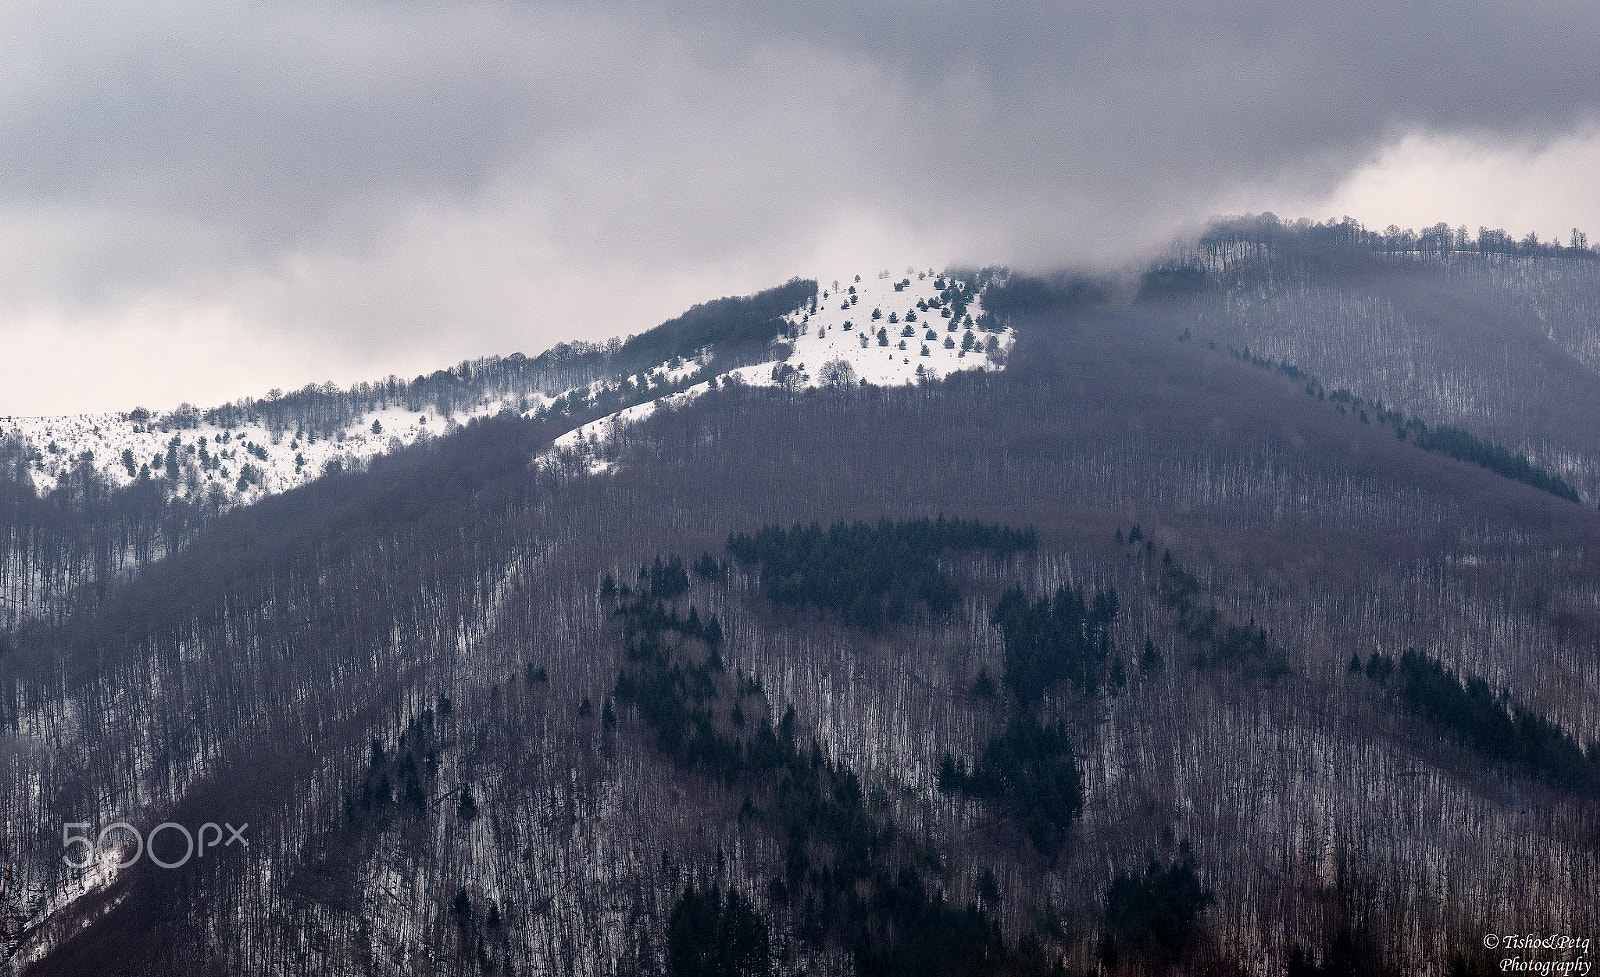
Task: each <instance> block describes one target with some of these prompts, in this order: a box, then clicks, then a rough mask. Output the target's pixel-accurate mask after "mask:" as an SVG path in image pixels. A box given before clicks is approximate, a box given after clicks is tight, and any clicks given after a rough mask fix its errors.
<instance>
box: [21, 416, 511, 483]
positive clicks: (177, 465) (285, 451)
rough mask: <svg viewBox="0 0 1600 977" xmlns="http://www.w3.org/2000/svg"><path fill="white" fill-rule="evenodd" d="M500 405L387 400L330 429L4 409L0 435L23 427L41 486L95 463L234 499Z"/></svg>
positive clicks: (114, 472)
mask: <svg viewBox="0 0 1600 977" xmlns="http://www.w3.org/2000/svg"><path fill="white" fill-rule="evenodd" d="M498 409H499V404H497V403H491V404H486V405H482V406H480V407H478V408H477V409H474V410H470V411H463V412H461V413H459V414H457V415H454V416H451V417H439V416H438V415H437V414H434V415H430V414H427V413H411V412H409V411H406V410H403V409H400V408H389V409H387V410H380V411H374V412H371V413H368V414H366V415H365V416H363V417H362V418H361V420H360V421H359V422H357V423H355V424H352V425H351V426H350V427H349V428H348V429H346V430H343V431H339V432H337V433H336V434H335V435H334V436H333V437H331V438H329V437H321V438H319V437H317V435H316V434H315V433H307V432H305V431H304V430H303V429H301V430H298V431H276V432H275V431H273V430H271V429H270V428H269V427H268V426H267V425H265V424H263V423H260V422H256V423H245V424H237V425H233V426H232V427H223V426H220V425H217V424H213V423H207V422H205V421H196V422H194V423H193V426H182V427H177V426H174V424H173V423H172V422H171V419H170V418H157V417H154V416H147V415H146V414H145V413H144V412H141V411H135V412H133V413H130V414H74V415H68V416H65V417H7V418H3V419H0V436H5V435H20V436H21V437H22V438H24V439H26V441H27V442H28V443H29V444H30V445H31V448H32V457H31V459H30V461H29V463H28V468H29V473H30V475H31V476H32V478H33V484H34V488H35V490H36V491H38V492H39V493H40V494H41V495H46V494H49V493H50V492H52V491H54V490H55V488H56V487H57V486H58V485H60V484H61V483H62V481H63V480H65V479H66V478H67V476H68V475H69V474H70V473H71V472H72V471H74V470H75V469H78V468H79V467H80V466H82V465H84V464H88V465H90V466H92V467H93V469H94V470H95V472H96V473H97V474H98V475H99V476H100V477H101V478H102V479H104V480H105V481H107V482H108V483H110V484H111V485H114V486H124V485H128V484H130V483H132V482H134V481H135V480H137V479H139V478H141V477H143V478H165V479H167V480H168V484H170V486H171V490H172V492H173V493H174V494H176V495H179V496H184V497H190V498H193V497H197V496H200V495H203V494H206V493H210V492H211V491H213V490H215V491H216V492H220V493H222V494H223V496H224V497H225V499H226V500H228V501H230V502H245V503H248V502H254V501H255V500H257V499H259V498H261V497H262V496H264V495H270V494H273V493H276V492H282V491H285V490H287V489H291V488H294V487H295V486H296V485H299V484H301V483H303V482H306V481H308V480H310V479H312V478H315V477H317V476H318V475H321V474H322V473H323V472H324V471H325V470H327V469H328V468H329V467H330V466H335V465H338V466H346V465H352V464H359V463H361V462H363V461H365V460H366V459H368V458H371V457H372V456H374V455H377V454H381V453H382V452H385V451H390V450H393V449H394V448H396V447H399V446H401V445H405V444H411V443H413V442H414V441H416V440H417V439H418V438H419V437H427V436H429V435H430V434H439V433H443V432H444V431H445V430H447V429H448V428H449V427H450V426H451V425H452V424H459V423H462V422H464V421H465V420H468V419H470V418H471V417H473V416H484V415H487V414H492V413H494V412H496V411H497V410H498ZM163 422H165V423H163Z"/></svg>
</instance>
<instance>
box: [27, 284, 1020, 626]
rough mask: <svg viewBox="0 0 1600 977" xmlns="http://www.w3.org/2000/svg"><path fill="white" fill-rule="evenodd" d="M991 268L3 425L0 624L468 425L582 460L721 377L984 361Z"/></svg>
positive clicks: (793, 292) (757, 300)
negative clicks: (516, 347) (551, 435)
mask: <svg viewBox="0 0 1600 977" xmlns="http://www.w3.org/2000/svg"><path fill="white" fill-rule="evenodd" d="M913 276H914V277H913ZM997 277H998V273H996V272H993V271H986V272H977V273H970V274H964V275H961V276H960V277H957V276H955V275H951V276H945V275H939V274H936V273H934V272H933V271H932V270H931V269H929V270H925V271H917V270H915V269H907V271H906V274H905V275H904V276H898V277H897V276H891V274H890V273H889V272H888V271H881V272H879V273H878V274H877V275H876V276H875V277H874V278H872V279H869V280H866V281H863V279H862V276H860V275H856V276H854V281H853V282H846V283H843V284H841V283H840V282H839V281H837V280H836V281H834V282H833V283H832V284H831V285H823V286H821V287H820V288H819V287H818V285H817V283H816V282H811V281H803V280H798V279H797V280H794V281H791V282H789V283H787V284H785V285H782V286H779V287H777V288H773V289H768V290H766V291H763V292H760V293H757V294H755V295H752V296H747V297H743V298H724V299H717V300H715V301H713V302H708V303H705V304H703V305H698V306H695V307H694V308H692V309H690V310H689V311H688V312H686V313H684V314H683V315H682V316H679V317H677V318H675V319H672V320H669V321H668V322H665V323H663V324H662V325H660V326H657V327H656V328H654V329H651V330H648V331H646V332H644V333H642V334H640V335H637V336H630V337H628V339H627V340H626V341H620V340H613V341H611V342H609V343H606V344H603V345H595V346H588V347H573V346H567V345H563V346H559V347H557V348H555V349H554V350H550V351H547V352H546V353H543V354H541V355H539V356H538V357H535V358H534V359H532V360H529V359H527V358H526V357H523V356H522V355H521V354H515V355H513V356H510V357H505V358H500V357H493V358H488V359H483V360H478V361H475V362H467V363H462V364H460V365H459V366H457V367H455V368H454V369H452V370H448V371H439V372H437V373H435V374H433V375H432V376H429V377H418V378H417V379H416V380H414V381H412V382H410V383H405V382H402V381H399V380H397V379H395V378H393V377H390V378H389V379H388V380H386V381H383V382H380V383H377V384H358V385H357V386H355V387H352V388H350V389H349V390H340V389H338V388H335V387H333V386H332V385H331V384H329V385H326V386H325V387H322V388H318V387H315V386H310V387H307V388H306V389H305V390H303V391H301V392H299V393H296V394H289V395H283V394H282V393H281V392H280V391H273V392H272V393H271V394H270V395H269V396H268V398H267V399H266V400H262V401H257V400H254V399H249V398H247V399H245V400H242V401H239V402H237V403H234V404H228V405H224V406H223V407H220V408H216V409H213V410H208V411H203V412H202V411H200V410H198V409H196V408H194V407H191V406H188V405H184V406H183V407H180V408H179V409H177V410H174V411H171V412H169V413H166V414H159V415H156V414H152V413H151V412H149V411H146V410H144V409H142V408H139V409H135V410H132V411H129V412H126V413H123V414H95V415H76V416H66V417H36V418H14V417H7V418H4V419H0V471H3V481H4V482H5V483H6V485H5V486H0V503H4V504H6V505H7V506H8V508H9V510H10V516H11V518H10V520H9V525H8V529H9V531H8V532H7V533H6V535H5V537H4V538H3V539H0V625H5V626H12V625H14V624H15V623H16V622H18V621H20V620H22V619H23V617H24V616H25V615H26V616H32V617H39V616H46V617H50V616H54V617H56V618H58V619H59V617H60V615H62V614H64V613H66V612H67V611H68V610H69V609H70V607H71V606H72V602H73V601H74V600H75V599H76V600H82V599H98V597H99V596H100V595H102V594H103V592H104V590H105V588H106V586H108V584H109V582H110V581H111V580H112V579H114V578H116V577H119V576H125V575H126V574H128V573H130V572H132V571H133V570H135V569H136V568H137V567H138V566H140V565H141V564H142V563H144V562H145V561H147V560H149V559H151V558H152V557H153V556H159V555H162V554H165V553H170V552H174V551H175V550H176V549H177V548H178V547H180V546H182V545H183V543H184V542H185V541H186V540H187V539H188V538H189V537H190V535H192V533H193V531H194V530H195V529H196V528H197V527H198V526H200V525H203V524H204V523H205V522H206V520H207V519H209V518H210V517H211V516H214V515H215V514H217V513H219V512H221V511H223V510H225V509H227V508H230V507H233V506H237V505H241V504H249V503H252V502H256V501H258V500H260V499H263V498H265V497H267V496H269V495H273V494H276V493H278V492H282V491H285V490H286V489H289V488H293V487H295V486H298V485H303V484H305V483H306V482H309V481H311V480H313V479H315V478H317V477H319V476H320V475H323V474H326V473H330V472H337V471H347V470H349V471H354V470H359V469H360V468H362V467H363V466H365V465H367V464H369V463H370V462H371V461H372V459H373V458H375V457H377V456H379V455H382V454H384V453H387V452H392V451H396V450H400V449H402V448H405V447H406V446H408V445H413V444H416V443H417V442H419V441H422V440H426V439H428V438H431V437H434V436H437V435H440V434H448V433H450V432H451V431H452V430H454V429H455V428H456V427H458V426H460V425H461V424H464V423H467V422H470V421H472V420H474V419H480V418H484V417H490V416H498V415H502V414H505V415H513V416H522V417H527V418H533V419H541V420H542V419H546V418H555V419H557V420H558V421H559V420H570V421H572V422H573V425H575V426H571V430H569V431H568V432H567V433H566V434H565V435H564V436H563V439H562V440H561V441H559V442H558V444H557V449H558V450H556V451H554V452H552V453H551V455H552V457H551V459H550V460H551V461H556V462H559V463H563V464H567V463H579V464H584V463H586V464H588V465H590V466H598V465H601V464H603V459H602V458H601V457H600V456H601V455H602V454H603V450H602V449H603V442H604V440H605V437H604V435H605V432H607V431H609V430H610V429H611V428H612V427H614V426H616V425H618V424H626V423H628V422H631V421H632V420H634V419H636V418H638V417H640V416H643V415H645V414H648V413H649V412H650V411H652V410H653V409H654V407H655V405H656V404H659V403H663V402H671V403H682V402H683V401H685V400H689V399H693V398H694V397H697V396H699V395H700V394H701V393H704V392H705V391H707V390H709V389H711V388H713V387H714V386H717V385H718V384H719V383H721V382H727V383H743V384H754V385H757V386H765V385H774V384H776V385H782V386H784V387H787V388H790V389H799V388H803V387H807V386H817V385H823V384H826V385H831V386H843V385H854V384H857V383H861V384H869V383H876V384H884V383H910V382H913V381H919V380H924V379H937V378H938V377H941V376H944V375H946V374H948V373H949V372H951V371H955V370H966V369H995V368H998V367H999V366H1000V365H1001V364H1002V363H1004V361H1005V353H1006V350H1008V349H1009V348H1010V346H1011V342H1012V339H1013V334H1012V333H1011V332H1010V331H1009V330H1007V329H1006V328H1005V327H1004V325H1002V324H1001V323H999V322H998V321H997V320H995V318H994V317H993V316H990V315H987V314H985V312H984V309H983V304H982V292H983V291H984V290H985V289H986V288H987V287H988V286H989V285H990V284H992V283H993V282H994V281H996V280H997ZM863 300H866V305H864V306H863V305H862V304H861V303H862V301H863ZM919 314H920V315H921V316H922V319H921V321H919V319H918V316H919ZM890 329H893V330H894V331H895V335H894V336H893V337H891V336H890ZM657 357H659V359H656V358H657ZM808 364H809V365H808ZM585 422H587V423H585ZM41 497H42V499H43V500H44V504H41V503H40V499H41Z"/></svg>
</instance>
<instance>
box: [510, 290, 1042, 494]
mask: <svg viewBox="0 0 1600 977" xmlns="http://www.w3.org/2000/svg"><path fill="white" fill-rule="evenodd" d="M988 283H989V280H988V278H987V277H983V278H978V279H972V280H964V279H958V278H955V277H948V278H947V277H945V276H943V275H939V274H937V273H935V272H933V271H920V272H919V271H912V270H909V269H908V270H907V272H906V273H905V274H903V275H900V276H894V275H891V274H890V273H889V272H887V271H883V272H879V273H878V274H877V275H876V276H874V277H873V278H871V279H867V278H864V277H863V276H860V275H856V276H854V277H853V278H851V279H836V280H834V281H832V282H829V283H826V284H824V285H821V286H819V289H818V294H817V295H816V296H815V297H814V298H813V299H812V301H811V303H810V304H809V305H807V306H806V307H805V308H802V309H798V310H796V311H795V312H793V313H791V314H790V315H789V317H788V322H789V333H788V337H787V340H786V341H781V342H778V343H775V344H774V349H773V354H774V355H773V358H772V359H771V360H770V361H768V362H765V363H761V364H758V365H755V366H745V367H739V368H737V369H733V370H729V371H727V373H725V374H722V375H721V377H720V379H718V378H717V377H716V376H713V377H709V378H707V379H706V380H703V381H701V382H699V383H695V384H693V385H692V386H689V387H687V388H685V389H681V390H675V391H673V392H671V393H669V394H666V395H664V396H662V397H660V398H657V399H655V400H652V401H649V402H647V403H642V404H636V405H633V406H630V407H628V408H625V409H623V410H620V411H617V412H615V413H613V414H610V415H607V416H606V417H603V418H600V419H599V420H595V421H591V422H589V423H588V424H584V425H583V426H581V427H578V428H575V429H574V430H572V431H569V432H568V433H566V434H564V435H562V436H561V437H560V438H558V439H557V440H556V444H555V447H554V449H553V450H552V451H551V452H550V453H549V454H547V455H546V456H545V457H544V459H542V460H543V461H545V462H546V463H549V464H555V463H558V462H559V463H573V462H580V461H581V462H582V463H583V464H584V465H585V466H586V467H587V468H588V469H589V470H590V471H603V470H605V469H606V468H607V467H608V466H609V462H608V461H607V460H606V459H605V457H604V455H605V451H604V445H605V443H606V442H607V441H608V440H609V439H610V437H611V435H612V434H614V433H615V432H616V431H617V430H618V429H619V428H620V427H623V426H626V425H627V424H630V423H633V422H635V421H638V420H641V419H643V418H645V417H648V416H650V414H651V413H652V412H653V411H654V409H655V406H656V405H657V404H659V403H672V404H681V403H684V402H685V401H688V400H691V399H693V398H695V397H697V396H699V395H700V394H702V393H704V392H705V391H707V390H709V389H711V387H712V386H713V385H714V384H717V383H733V384H745V385H748V386H784V387H787V388H789V389H796V390H798V389H804V388H806V387H819V386H834V387H844V386H854V385H857V384H860V385H876V386H897V385H903V384H910V383H916V382H919V381H932V380H938V379H941V378H943V377H946V376H949V375H950V374H952V373H955V372H958V371H961V370H993V369H999V368H1000V367H1001V366H1003V365H1004V363H1005V358H1006V355H1007V354H1008V353H1009V352H1010V350H1011V345H1012V342H1013V341H1014V340H1015V334H1014V332H1013V331H1012V330H1010V329H1008V328H1006V327H1005V326H1003V325H1002V324H1001V323H998V322H996V321H994V317H993V316H989V315H986V314H985V313H984V310H983V306H982V297H981V295H982V289H983V287H984V286H986V285H987V284H988ZM684 373H686V370H680V371H679V375H682V374H684Z"/></svg>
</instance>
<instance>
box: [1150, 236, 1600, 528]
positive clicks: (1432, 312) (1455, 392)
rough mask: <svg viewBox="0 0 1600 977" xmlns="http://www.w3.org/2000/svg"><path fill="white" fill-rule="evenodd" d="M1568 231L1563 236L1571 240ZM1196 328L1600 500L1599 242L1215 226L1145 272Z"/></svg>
mask: <svg viewBox="0 0 1600 977" xmlns="http://www.w3.org/2000/svg"><path fill="white" fill-rule="evenodd" d="M1576 243H1577V241H1576V239H1575V241H1574V244H1576ZM1143 285H1144V296H1145V298H1146V300H1147V301H1151V302H1156V303H1159V304H1162V305H1166V306H1169V307H1172V308H1173V310H1174V312H1175V313H1176V314H1178V315H1181V316H1183V317H1185V318H1192V319H1193V320H1194V322H1195V324H1194V326H1193V334H1194V336H1195V337H1196V338H1197V339H1203V340H1205V341H1208V342H1212V341H1214V342H1216V343H1217V344H1218V345H1219V346H1226V347H1231V348H1233V349H1234V350H1236V351H1238V352H1241V353H1243V352H1245V351H1248V352H1249V353H1250V354H1251V355H1253V356H1256V357H1259V358H1263V359H1266V360H1269V361H1273V362H1283V363H1288V364H1292V365H1293V366H1295V367H1297V368H1298V369H1300V370H1302V371H1304V372H1305V373H1307V374H1309V375H1310V376H1312V377H1314V378H1316V379H1317V380H1318V381H1319V382H1320V383H1321V384H1323V385H1324V386H1325V387H1326V388H1327V389H1328V390H1329V391H1330V392H1331V391H1333V390H1335V389H1345V390H1348V391H1349V392H1350V393H1352V394H1353V395H1356V396H1360V397H1363V398H1365V399H1366V400H1367V401H1369V402H1372V401H1383V402H1384V403H1385V404H1386V405H1387V406H1388V407H1389V408H1391V409H1394V410H1398V411H1401V412H1403V413H1405V414H1406V415H1408V416H1416V417H1418V418H1420V419H1422V420H1423V421H1426V422H1427V423H1430V424H1433V423H1443V424H1450V425H1457V426H1460V427H1462V428H1465V429H1468V430H1470V431H1472V432H1473V433H1475V434H1477V435H1478V436H1480V437H1483V438H1488V439H1490V440H1493V441H1496V442H1499V443H1501V444H1503V445H1504V446H1506V447H1507V448H1509V449H1510V450H1512V451H1516V452H1522V453H1525V454H1526V455H1527V456H1528V457H1529V458H1530V459H1531V460H1532V461H1533V462H1534V463H1536V464H1538V465H1539V466H1541V467H1542V468H1545V469H1547V470H1548V471H1550V472H1551V473H1552V474H1554V475H1556V476H1558V477H1560V478H1562V479H1564V480H1566V481H1567V482H1569V483H1571V484H1572V485H1573V486H1574V487H1576V488H1577V489H1578V491H1579V492H1580V493H1581V494H1582V495H1583V497H1584V498H1587V499H1597V500H1600V435H1597V433H1596V428H1595V424H1594V418H1595V417H1596V416H1597V414H1596V412H1597V411H1600V400H1597V399H1596V398H1597V394H1596V388H1595V385H1594V378H1595V375H1596V372H1597V371H1600V255H1597V253H1596V252H1595V251H1593V250H1589V249H1587V248H1581V247H1576V246H1574V247H1561V246H1551V245H1543V246H1541V245H1539V244H1538V243H1537V240H1534V241H1531V242H1530V241H1525V242H1523V243H1522V244H1521V245H1518V244H1516V243H1514V242H1512V241H1510V239H1509V238H1507V237H1506V236H1505V235H1504V234H1503V232H1495V231H1488V230H1480V232H1479V234H1478V235H1477V236H1476V237H1469V236H1468V235H1467V233H1466V229H1465V228H1461V229H1458V230H1456V231H1451V230H1449V229H1448V228H1443V227H1438V228H1430V229H1429V230H1428V231H1427V232H1425V233H1424V234H1423V235H1422V236H1421V237H1418V236H1417V235H1414V234H1411V232H1409V231H1406V232H1399V231H1397V230H1395V231H1393V233H1390V234H1388V235H1384V234H1375V233H1372V232H1366V231H1363V230H1361V229H1360V227H1359V225H1355V224H1352V223H1350V222H1346V223H1344V224H1328V225H1322V226H1313V227H1295V226H1284V225H1281V224H1278V223H1276V222H1275V221H1271V220H1263V219H1245V220H1238V221H1233V222H1227V223H1223V224H1219V225H1218V226H1216V227H1214V228H1213V229H1212V230H1211V232H1210V233H1208V234H1206V235H1205V236H1204V237H1203V238H1202V239H1201V241H1200V242H1199V243H1198V245H1196V246H1194V247H1192V248H1188V249H1185V250H1184V251H1183V252H1182V253H1181V254H1179V255H1178V256H1176V258H1175V260H1172V261H1170V262H1165V263H1162V264H1160V265H1157V266H1156V267H1154V268H1152V269H1150V271H1149V272H1147V273H1146V275H1145V276H1144V279H1143Z"/></svg>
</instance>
